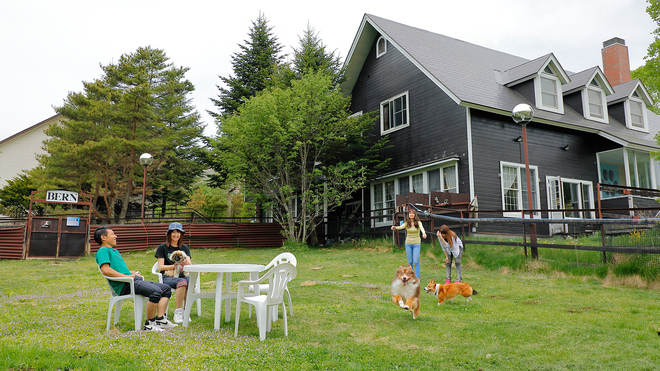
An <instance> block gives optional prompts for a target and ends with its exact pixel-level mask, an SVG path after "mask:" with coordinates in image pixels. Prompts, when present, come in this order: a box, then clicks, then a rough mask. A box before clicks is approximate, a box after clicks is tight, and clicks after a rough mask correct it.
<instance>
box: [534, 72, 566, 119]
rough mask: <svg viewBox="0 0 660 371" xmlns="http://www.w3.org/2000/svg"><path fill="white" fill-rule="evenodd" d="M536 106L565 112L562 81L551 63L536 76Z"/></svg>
mask: <svg viewBox="0 0 660 371" xmlns="http://www.w3.org/2000/svg"><path fill="white" fill-rule="evenodd" d="M534 86H535V89H534V90H535V94H536V106H537V107H538V108H540V109H544V110H548V111H553V112H557V113H564V104H563V100H562V95H561V81H560V80H559V78H558V77H557V74H556V73H555V71H554V70H553V69H552V68H550V65H548V66H546V67H545V69H543V71H542V72H541V73H539V75H538V76H537V78H536V81H535V84H534Z"/></svg>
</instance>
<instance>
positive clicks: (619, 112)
mask: <svg viewBox="0 0 660 371" xmlns="http://www.w3.org/2000/svg"><path fill="white" fill-rule="evenodd" d="M607 113H609V115H610V116H612V117H614V118H615V119H616V120H617V121H618V122H620V123H622V124H623V125H626V111H625V109H624V108H623V102H620V103H617V104H613V105H611V106H608V107H607Z"/></svg>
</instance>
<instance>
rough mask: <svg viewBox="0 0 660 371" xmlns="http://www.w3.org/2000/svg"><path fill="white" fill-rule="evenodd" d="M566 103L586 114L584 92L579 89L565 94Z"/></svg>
mask: <svg viewBox="0 0 660 371" xmlns="http://www.w3.org/2000/svg"><path fill="white" fill-rule="evenodd" d="M564 104H565V105H567V106H569V107H571V108H572V109H574V110H575V111H576V112H578V113H580V114H581V115H583V116H584V107H582V92H581V91H578V92H575V93H572V94H569V95H565V96H564Z"/></svg>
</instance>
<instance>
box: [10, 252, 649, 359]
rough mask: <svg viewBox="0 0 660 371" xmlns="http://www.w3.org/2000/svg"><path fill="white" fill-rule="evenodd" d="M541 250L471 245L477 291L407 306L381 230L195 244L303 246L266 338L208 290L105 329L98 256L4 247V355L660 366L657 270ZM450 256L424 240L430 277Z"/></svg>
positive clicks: (468, 278)
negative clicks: (651, 274)
mask: <svg viewBox="0 0 660 371" xmlns="http://www.w3.org/2000/svg"><path fill="white" fill-rule="evenodd" d="M539 250H540V255H541V259H540V260H539V261H536V262H532V261H529V260H526V259H524V257H522V258H521V256H522V254H521V251H520V249H515V250H511V249H510V247H504V248H503V249H500V248H499V247H492V246H475V245H468V250H467V251H466V254H465V259H464V269H463V275H464V281H465V282H469V283H470V284H472V286H473V287H474V288H475V289H476V290H477V291H478V292H479V294H478V295H477V296H475V297H474V299H473V300H472V301H471V302H469V303H466V302H465V300H464V299H463V298H458V299H456V300H455V302H454V303H453V304H450V303H446V304H443V305H442V306H438V305H437V301H436V299H435V298H434V297H433V296H432V295H431V294H422V311H421V314H420V316H419V318H418V319H417V320H412V316H411V315H410V314H409V313H408V312H405V311H403V310H401V309H400V308H399V307H398V306H396V305H395V304H393V303H392V302H391V299H390V295H391V293H390V283H391V280H392V277H393V275H394V271H395V270H396V268H397V267H398V266H399V265H400V264H404V263H406V257H405V252H404V251H402V250H398V249H397V250H392V249H391V244H389V243H388V242H386V241H376V242H370V243H358V244H347V245H342V246H337V247H334V248H322V249H308V248H304V247H299V246H295V245H289V246H286V247H284V248H281V249H200V250H197V249H193V251H192V254H193V258H194V260H195V262H197V263H236V262H240V263H262V264H265V263H267V262H268V261H270V259H272V258H273V257H274V256H275V255H276V254H277V253H279V252H281V251H291V252H293V253H294V254H295V255H296V257H297V259H298V276H297V278H296V279H295V280H294V281H292V283H291V284H290V286H289V287H290V291H291V294H292V297H293V301H294V316H292V317H289V336H288V337H285V336H284V333H283V328H282V321H281V320H280V321H278V322H276V323H274V325H273V331H272V332H270V333H269V334H268V335H267V338H266V341H265V342H260V341H259V338H258V329H257V326H256V322H255V318H254V316H253V317H252V318H251V319H248V318H247V308H245V310H244V312H243V315H242V317H241V324H240V328H239V336H238V337H234V323H233V319H234V315H233V314H232V322H230V323H225V322H223V323H222V325H221V329H220V330H219V331H215V330H213V319H212V317H213V315H212V314H213V313H212V310H213V304H214V303H213V300H211V299H203V300H202V309H203V313H202V317H197V316H196V313H195V314H193V315H192V319H193V322H192V324H191V326H190V327H189V328H182V327H179V328H176V329H173V330H170V331H167V332H164V333H160V334H155V333H146V332H135V331H131V329H132V326H133V324H132V304H126V308H124V309H123V310H122V315H121V318H120V321H119V324H118V327H117V328H113V329H111V331H110V332H106V331H105V321H106V313H107V310H108V308H107V305H108V297H109V294H108V292H107V291H108V289H107V284H106V283H105V282H103V281H102V280H101V278H100V276H99V274H98V270H97V268H96V266H95V262H94V258H93V257H92V256H90V257H84V258H80V259H77V260H71V261H49V260H27V261H13V260H3V261H0V269H1V270H2V271H3V272H5V275H6V277H7V279H5V280H3V281H2V282H0V316H1V318H3V319H4V321H2V323H0V339H2V340H1V341H0V369H9V370H58V369H59V370H205V369H206V370H291V369H294V370H392V369H418V370H438V369H451V370H479V369H483V370H631V369H634V370H660V337H659V336H658V331H659V330H660V316H659V313H660V291H659V290H658V289H657V287H656V286H654V285H655V284H654V283H653V282H651V281H648V280H645V279H643V278H642V277H640V276H638V275H637V274H636V273H634V270H633V272H632V274H633V275H632V276H630V275H626V276H617V273H616V272H615V269H616V265H605V266H604V265H602V264H600V263H599V260H598V253H592V254H595V255H596V257H595V258H592V257H590V256H589V254H585V255H578V256H577V257H576V255H575V254H576V253H575V252H573V251H570V250H549V249H539ZM579 253H588V252H579ZM153 254H154V251H153V250H149V251H147V252H140V253H131V254H125V255H124V258H125V260H126V261H127V263H128V266H129V267H130V268H131V269H133V270H136V269H137V270H140V271H142V272H150V267H151V265H152V264H153V262H154V261H155V258H154V256H153ZM576 260H578V261H579V263H577V262H576ZM443 263H444V256H443V255H442V252H441V251H440V250H438V249H434V248H432V247H431V246H428V245H424V247H423V251H422V259H421V268H422V269H421V271H422V274H421V275H422V283H423V284H424V286H425V284H426V283H428V280H429V279H430V278H435V279H443V278H444V264H443ZM629 265H633V266H634V265H635V264H632V263H630V264H629ZM563 266H566V267H573V266H583V267H588V269H586V268H585V269H577V270H570V271H568V272H567V271H565V270H562V268H561V267H563ZM592 266H593V267H594V268H593V269H592V268H590V267H592ZM599 266H600V268H599ZM602 270H604V272H601V271H602ZM599 272H600V273H599ZM622 274H627V273H626V272H624V273H622ZM147 276H149V275H147ZM454 276H455V272H454ZM633 277H636V278H634V279H633ZM236 278H237V277H235V280H236ZM627 280H628V281H627ZM213 285H214V277H213V276H212V275H205V274H203V275H202V287H203V288H207V289H213ZM173 305H174V303H173V301H172V303H170V313H171V312H172V310H173V308H174V307H173ZM232 309H233V307H232ZM193 312H195V311H193Z"/></svg>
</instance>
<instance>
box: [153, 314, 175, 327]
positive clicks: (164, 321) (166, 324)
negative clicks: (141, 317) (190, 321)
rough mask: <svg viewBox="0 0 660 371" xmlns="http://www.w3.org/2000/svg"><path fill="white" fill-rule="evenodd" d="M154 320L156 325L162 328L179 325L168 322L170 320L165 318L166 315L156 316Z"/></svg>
mask: <svg viewBox="0 0 660 371" xmlns="http://www.w3.org/2000/svg"><path fill="white" fill-rule="evenodd" d="M154 322H155V324H156V326H158V327H160V328H162V329H168V328H172V327H177V326H179V325H177V324H175V323H172V322H170V320H169V319H167V317H166V316H163V317H156V318H155V320H154Z"/></svg>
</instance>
